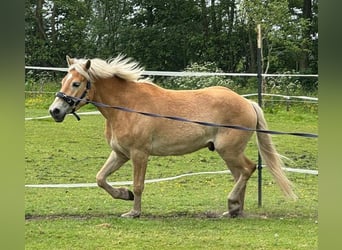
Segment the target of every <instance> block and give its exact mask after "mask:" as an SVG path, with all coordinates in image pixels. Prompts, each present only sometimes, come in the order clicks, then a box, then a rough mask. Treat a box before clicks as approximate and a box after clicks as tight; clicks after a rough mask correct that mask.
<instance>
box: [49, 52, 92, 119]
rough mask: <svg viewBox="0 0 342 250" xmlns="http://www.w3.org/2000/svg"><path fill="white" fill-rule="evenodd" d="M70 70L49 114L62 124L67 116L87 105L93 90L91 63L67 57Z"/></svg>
mask: <svg viewBox="0 0 342 250" xmlns="http://www.w3.org/2000/svg"><path fill="white" fill-rule="evenodd" d="M66 59H67V62H68V66H69V70H68V74H67V75H66V76H65V77H64V78H63V80H62V87H61V89H60V91H59V92H57V93H56V98H55V100H54V102H53V103H52V104H51V105H50V108H49V112H50V114H51V116H52V117H53V119H55V121H56V122H62V121H63V120H64V118H65V116H66V115H67V114H70V113H72V114H74V115H75V116H76V117H77V119H79V117H78V116H77V115H76V113H75V111H76V110H78V109H79V108H80V107H82V106H83V105H85V104H86V103H87V98H88V94H89V93H88V92H89V90H90V88H91V86H90V85H91V84H90V80H89V75H88V70H89V68H90V64H91V61H90V60H84V61H79V60H76V59H72V58H70V57H68V56H67V57H66Z"/></svg>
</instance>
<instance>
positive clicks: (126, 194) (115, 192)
mask: <svg viewBox="0 0 342 250" xmlns="http://www.w3.org/2000/svg"><path fill="white" fill-rule="evenodd" d="M127 161H128V158H127V157H126V156H124V155H120V154H117V153H115V152H114V151H112V152H111V154H110V155H109V157H108V159H107V161H106V162H105V164H104V165H103V167H102V168H101V170H100V171H99V172H98V173H97V175H96V182H97V185H98V186H99V187H101V188H103V189H104V190H106V191H107V192H108V193H109V194H110V195H111V196H112V197H113V198H115V199H123V200H133V199H134V195H133V193H132V192H131V191H129V190H128V189H127V188H113V187H112V186H111V185H109V184H108V182H107V180H106V179H107V177H108V176H109V175H110V174H112V173H114V172H115V171H116V170H118V169H119V168H120V167H121V166H122V165H123V164H124V163H125V162H127Z"/></svg>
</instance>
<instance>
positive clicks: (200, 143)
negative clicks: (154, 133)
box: [151, 137, 212, 156]
mask: <svg viewBox="0 0 342 250" xmlns="http://www.w3.org/2000/svg"><path fill="white" fill-rule="evenodd" d="M211 141H212V140H211V139H210V138H199V139H191V138H190V139H189V138H186V137H183V138H178V139H176V140H175V138H173V139H171V140H156V141H154V142H152V147H151V155H156V156H166V155H184V154H188V153H192V152H194V151H197V150H199V149H201V148H204V147H207V146H208V144H209V143H210V142H211Z"/></svg>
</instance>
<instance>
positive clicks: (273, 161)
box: [251, 101, 297, 200]
mask: <svg viewBox="0 0 342 250" xmlns="http://www.w3.org/2000/svg"><path fill="white" fill-rule="evenodd" d="M251 103H252V105H253V108H254V110H255V112H256V114H257V119H258V123H257V129H262V130H267V123H266V120H265V117H264V113H263V111H262V109H261V108H260V106H259V105H258V104H257V103H256V102H253V101H251ZM257 142H258V148H259V152H260V155H261V158H262V159H263V161H264V162H265V164H266V166H267V167H268V169H269V171H270V172H271V174H272V175H273V177H274V179H275V181H276V182H277V184H278V185H279V187H280V188H281V190H282V191H283V193H284V195H285V196H287V197H289V198H292V199H294V200H296V199H297V196H296V194H295V193H294V192H293V190H292V183H291V182H290V181H289V179H287V177H286V175H285V173H284V171H283V166H284V163H283V161H282V160H281V158H280V155H279V154H278V152H277V150H276V149H275V147H274V145H273V143H272V138H271V136H270V135H269V134H266V133H257Z"/></svg>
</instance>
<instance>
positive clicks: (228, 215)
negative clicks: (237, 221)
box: [221, 212, 244, 218]
mask: <svg viewBox="0 0 342 250" xmlns="http://www.w3.org/2000/svg"><path fill="white" fill-rule="evenodd" d="M221 217H226V218H237V217H244V215H243V214H242V213H229V212H224V213H223V214H222V215H221Z"/></svg>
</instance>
